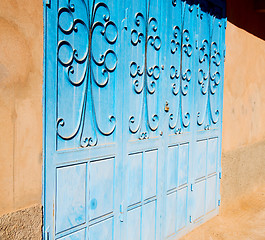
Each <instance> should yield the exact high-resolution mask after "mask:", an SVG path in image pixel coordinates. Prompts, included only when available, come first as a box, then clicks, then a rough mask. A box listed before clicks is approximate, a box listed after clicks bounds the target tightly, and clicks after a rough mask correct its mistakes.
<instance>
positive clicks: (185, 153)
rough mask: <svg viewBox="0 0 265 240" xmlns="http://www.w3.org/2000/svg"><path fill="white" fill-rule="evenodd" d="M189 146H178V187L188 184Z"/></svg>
mask: <svg viewBox="0 0 265 240" xmlns="http://www.w3.org/2000/svg"><path fill="white" fill-rule="evenodd" d="M188 166H189V145H188V144H182V145H179V164H178V185H179V186H181V185H183V184H186V183H187V182H188Z"/></svg>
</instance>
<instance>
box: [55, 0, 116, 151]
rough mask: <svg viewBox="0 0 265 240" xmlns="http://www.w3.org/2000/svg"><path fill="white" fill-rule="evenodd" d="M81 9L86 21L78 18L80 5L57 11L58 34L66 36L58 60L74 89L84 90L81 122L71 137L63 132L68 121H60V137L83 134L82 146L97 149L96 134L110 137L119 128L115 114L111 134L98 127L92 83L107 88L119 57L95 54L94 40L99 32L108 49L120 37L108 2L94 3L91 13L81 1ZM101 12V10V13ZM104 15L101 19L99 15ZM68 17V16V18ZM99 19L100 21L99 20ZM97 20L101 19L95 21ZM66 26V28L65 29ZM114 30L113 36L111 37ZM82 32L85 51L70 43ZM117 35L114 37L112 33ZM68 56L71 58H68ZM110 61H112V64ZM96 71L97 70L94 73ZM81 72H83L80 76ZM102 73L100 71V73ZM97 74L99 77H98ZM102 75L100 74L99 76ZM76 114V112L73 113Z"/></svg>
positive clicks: (59, 119) (68, 5)
mask: <svg viewBox="0 0 265 240" xmlns="http://www.w3.org/2000/svg"><path fill="white" fill-rule="evenodd" d="M78 5H79V7H82V11H85V14H84V15H83V16H85V17H84V19H81V18H79V17H78V18H75V13H76V12H77V11H76V7H77V4H76V5H75V4H74V3H72V1H71V0H68V1H67V5H66V6H64V7H61V8H60V9H59V11H58V31H59V33H60V34H61V35H63V37H62V38H63V39H64V40H59V42H58V53H57V56H58V57H57V59H58V64H60V65H61V66H62V67H63V69H64V71H65V72H66V79H67V80H68V81H69V83H70V84H71V85H72V86H73V87H74V88H78V87H80V86H82V87H84V94H83V96H82V108H81V113H80V115H79V117H78V122H77V124H76V127H75V129H73V130H72V134H70V135H66V134H65V133H63V130H64V128H66V126H67V122H66V121H65V120H64V118H63V117H62V116H59V117H58V119H57V136H59V138H61V139H63V140H71V139H74V138H75V137H76V136H77V135H78V134H80V146H81V147H88V146H95V145H96V144H97V142H98V138H97V131H98V132H100V133H101V134H103V135H105V136H109V135H111V134H112V133H113V132H114V131H115V128H116V118H115V116H113V115H110V116H109V119H108V121H109V124H110V125H111V126H112V127H111V129H109V131H103V130H102V129H101V128H100V126H99V125H98V121H97V112H96V109H95V104H94V96H93V84H94V85H96V86H97V87H98V88H104V87H106V86H107V84H108V83H109V81H110V75H111V74H112V73H113V72H114V71H115V69H116V66H117V61H118V59H117V55H116V53H115V52H114V50H112V49H105V51H104V50H103V51H102V52H101V53H100V54H99V55H98V54H97V55H95V54H94V52H93V46H92V42H93V37H94V33H95V32H96V31H97V32H99V33H100V35H101V38H102V40H103V41H106V42H107V43H108V44H109V46H113V45H114V44H115V43H116V41H117V38H118V29H117V27H116V25H115V23H114V22H113V21H111V20H110V11H109V8H108V6H107V5H106V4H105V3H102V2H99V3H95V1H93V5H92V13H90V12H89V10H88V9H89V8H88V6H87V5H86V3H85V1H84V0H79V2H78ZM99 10H100V11H99ZM99 15H100V16H101V17H100V18H98V16H99ZM66 16H67V17H66ZM96 16H97V18H96ZM63 17H64V18H65V19H67V20H68V22H67V24H68V25H67V24H66V23H65V21H64V24H61V18H63ZM96 19H99V20H97V21H96ZM65 25H67V27H65ZM110 29H111V31H112V34H108V33H109V32H110ZM81 31H82V34H83V38H82V40H83V39H84V40H83V41H87V44H83V45H86V48H84V46H83V48H82V49H85V51H84V50H83V51H84V52H82V51H80V49H79V50H78V49H77V48H76V47H75V45H74V43H75V44H77V45H78V44H79V43H78V42H74V41H73V43H71V42H70V41H67V40H65V39H67V38H68V37H69V36H72V34H75V33H80V32H81ZM113 32H114V34H113ZM67 56H68V58H67ZM108 59H111V61H109V60H108ZM95 68H97V69H96V70H95ZM80 69H84V70H83V72H81V74H80ZM99 70H101V71H99ZM96 71H97V75H96ZM98 72H100V74H98ZM72 114H74V113H72Z"/></svg>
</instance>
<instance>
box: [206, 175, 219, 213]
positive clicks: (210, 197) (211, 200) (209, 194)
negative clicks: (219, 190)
mask: <svg viewBox="0 0 265 240" xmlns="http://www.w3.org/2000/svg"><path fill="white" fill-rule="evenodd" d="M216 179H217V176H216V175H214V176H212V177H210V178H208V179H207V185H206V190H207V191H206V213H208V212H210V211H212V210H214V209H215V208H216Z"/></svg>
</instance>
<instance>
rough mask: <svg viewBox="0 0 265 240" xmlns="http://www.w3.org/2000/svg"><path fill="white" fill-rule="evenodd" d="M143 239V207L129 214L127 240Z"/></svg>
mask: <svg viewBox="0 0 265 240" xmlns="http://www.w3.org/2000/svg"><path fill="white" fill-rule="evenodd" d="M140 239H141V207H138V208H135V209H133V210H130V211H129V212H128V213H127V240H140Z"/></svg>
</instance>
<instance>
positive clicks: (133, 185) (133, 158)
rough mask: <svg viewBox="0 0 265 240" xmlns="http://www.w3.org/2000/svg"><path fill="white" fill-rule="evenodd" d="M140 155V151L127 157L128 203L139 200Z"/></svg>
mask: <svg viewBox="0 0 265 240" xmlns="http://www.w3.org/2000/svg"><path fill="white" fill-rule="evenodd" d="M142 156H143V154H142V153H136V154H132V155H129V158H128V173H129V174H128V175H129V179H128V205H132V204H135V203H137V202H140V201H141V192H142Z"/></svg>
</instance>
